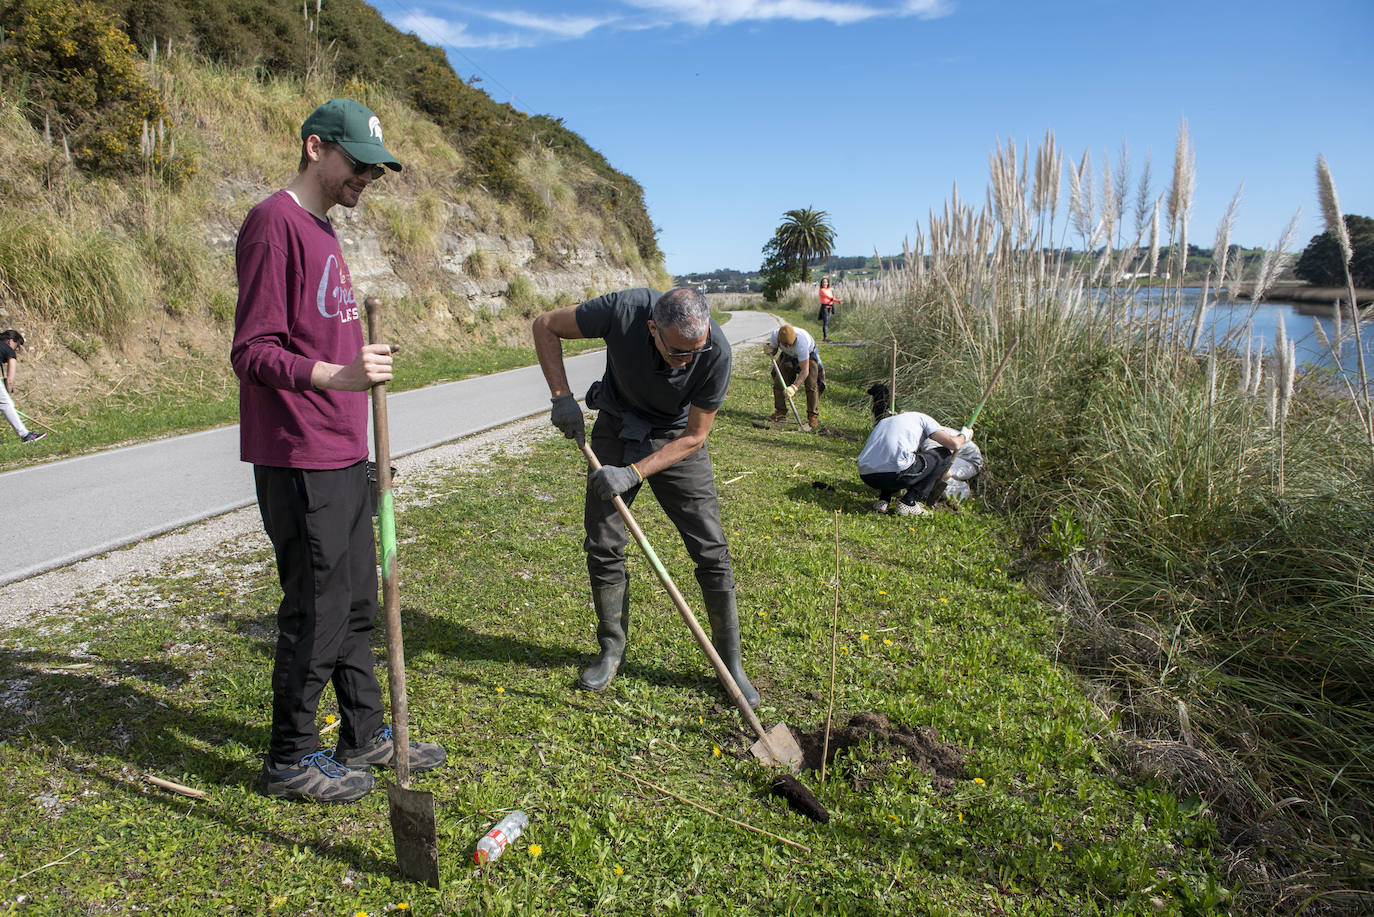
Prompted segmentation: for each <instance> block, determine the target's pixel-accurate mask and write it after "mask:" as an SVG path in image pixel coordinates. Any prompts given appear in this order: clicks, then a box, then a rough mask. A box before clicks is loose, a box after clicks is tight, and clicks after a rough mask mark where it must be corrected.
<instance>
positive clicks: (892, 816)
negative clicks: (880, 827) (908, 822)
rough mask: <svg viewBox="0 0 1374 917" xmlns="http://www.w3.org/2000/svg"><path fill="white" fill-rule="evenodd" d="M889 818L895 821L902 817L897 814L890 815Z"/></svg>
mask: <svg viewBox="0 0 1374 917" xmlns="http://www.w3.org/2000/svg"><path fill="white" fill-rule="evenodd" d="M888 818H890V819H892V820H893V821H901V819H900V818H898V817H897V816H895V815H889V816H888Z"/></svg>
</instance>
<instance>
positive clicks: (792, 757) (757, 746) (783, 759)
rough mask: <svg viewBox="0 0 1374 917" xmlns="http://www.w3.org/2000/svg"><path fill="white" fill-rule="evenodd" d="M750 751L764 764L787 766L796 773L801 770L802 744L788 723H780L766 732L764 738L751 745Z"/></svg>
mask: <svg viewBox="0 0 1374 917" xmlns="http://www.w3.org/2000/svg"><path fill="white" fill-rule="evenodd" d="M749 753H750V754H752V755H753V756H754V757H755V758H758V759H759V760H760V761H762V762H763V763H764V764H769V765H775V766H777V767H785V768H787V769H788V770H789V771H791V772H792V773H794V774H795V773H796V772H797V771H799V770H801V766H802V750H801V746H800V745H798V744H797V738H796V736H794V735H792V730H790V729H788V728H787V724H786V723H778V724H777V725H776V726H774V727H773V728H772V729H770V730H768V731H767V732H765V733H764V734H763V737H762V738H760V739H759V740H758V741H757V742H755V743H754V744H753V745H750V746H749Z"/></svg>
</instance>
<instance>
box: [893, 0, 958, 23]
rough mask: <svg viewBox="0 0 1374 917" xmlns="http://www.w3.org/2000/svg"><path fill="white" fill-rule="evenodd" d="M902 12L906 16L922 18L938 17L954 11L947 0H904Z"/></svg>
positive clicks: (951, 4)
mask: <svg viewBox="0 0 1374 917" xmlns="http://www.w3.org/2000/svg"><path fill="white" fill-rule="evenodd" d="M902 12H903V13H904V14H906V15H908V16H919V17H920V18H922V19H939V18H940V17H941V16H948V15H950V14H951V13H953V12H954V4H953V3H951V2H948V0H906V2H905V3H903V4H902Z"/></svg>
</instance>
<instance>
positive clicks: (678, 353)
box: [654, 327, 715, 358]
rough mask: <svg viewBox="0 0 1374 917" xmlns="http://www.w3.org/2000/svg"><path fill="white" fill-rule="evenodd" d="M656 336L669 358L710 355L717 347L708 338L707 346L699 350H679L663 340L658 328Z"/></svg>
mask: <svg viewBox="0 0 1374 917" xmlns="http://www.w3.org/2000/svg"><path fill="white" fill-rule="evenodd" d="M654 334H656V335H658V342H659V343H660V344H662V345H663V349H664V351H665V352H666V353H667V354H668V356H670V357H674V358H681V357H697V356H701V355H702V354H703V353H710V352H711V348H712V347H714V346H715V345H714V344H712V343H711V339H710V338H707V339H706V346H705V347H702V348H700V349H698V350H677V349H676V348H673V347H669V346H668V342H667V341H665V340H664V339H663V335H662V334H659V332H658V328H657V327H655V328H654Z"/></svg>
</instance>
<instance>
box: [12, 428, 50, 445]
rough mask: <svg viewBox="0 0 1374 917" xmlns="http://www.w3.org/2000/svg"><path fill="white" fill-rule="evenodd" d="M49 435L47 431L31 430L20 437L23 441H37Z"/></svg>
mask: <svg viewBox="0 0 1374 917" xmlns="http://www.w3.org/2000/svg"><path fill="white" fill-rule="evenodd" d="M47 435H48V434H46V433H37V432H35V431H33V430H30V431H29V432H27V433H25V434H24V435H23V436H21V437H19V441H20V442H21V443H36V442H38V441H39V440H40V439H42V438H43V437H45V436H47Z"/></svg>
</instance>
